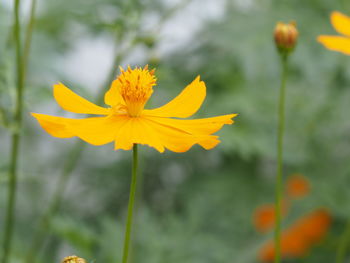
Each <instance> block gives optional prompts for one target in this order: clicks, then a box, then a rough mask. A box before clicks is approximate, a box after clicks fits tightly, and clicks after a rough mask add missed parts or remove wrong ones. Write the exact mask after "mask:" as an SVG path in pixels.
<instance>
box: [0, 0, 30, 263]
mask: <svg viewBox="0 0 350 263" xmlns="http://www.w3.org/2000/svg"><path fill="white" fill-rule="evenodd" d="M19 7H20V0H15V6H14V37H15V45H16V67H17V90H16V92H17V93H16V100H15V113H14V120H15V129H14V132H13V134H12V137H11V154H10V164H9V167H10V168H9V189H8V199H7V211H6V218H5V224H4V240H3V254H2V257H1V262H2V263H7V262H8V257H9V254H10V251H11V243H12V234H13V226H14V220H15V211H14V210H15V203H16V188H17V164H18V153H19V144H20V131H21V123H22V110H23V86H24V85H23V81H24V76H23V66H24V65H23V61H22V53H21V39H20V30H21V28H20V22H19Z"/></svg>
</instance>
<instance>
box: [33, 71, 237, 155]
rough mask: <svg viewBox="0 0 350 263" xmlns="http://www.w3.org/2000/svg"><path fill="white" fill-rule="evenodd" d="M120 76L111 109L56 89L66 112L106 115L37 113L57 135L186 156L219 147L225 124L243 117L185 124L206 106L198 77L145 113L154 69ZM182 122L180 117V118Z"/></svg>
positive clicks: (107, 97) (62, 88)
mask: <svg viewBox="0 0 350 263" xmlns="http://www.w3.org/2000/svg"><path fill="white" fill-rule="evenodd" d="M120 70H121V74H120V76H119V77H118V78H117V79H116V80H114V81H113V82H112V85H111V88H110V89H109V90H108V91H107V93H106V94H105V96H104V100H105V103H106V104H107V105H109V107H108V108H105V107H100V106H97V105H95V104H93V103H91V102H89V101H87V100H85V99H84V98H82V97H80V96H78V95H77V94H75V93H74V92H72V91H71V90H70V89H68V88H67V87H66V86H64V85H63V84H61V83H60V84H57V85H55V86H54V90H53V93H54V97H55V99H56V101H57V103H58V104H59V105H60V106H61V107H62V108H63V109H64V110H66V111H70V112H74V113H80V114H93V115H102V116H101V117H89V118H83V119H71V118H64V117H56V116H49V115H45V114H38V113H32V115H33V116H34V117H35V118H36V119H37V120H38V122H39V123H40V125H41V127H42V128H43V129H44V130H46V131H47V132H48V133H49V134H51V135H52V136H55V137H58V138H69V137H73V136H77V137H79V138H80V139H82V140H84V141H86V142H88V143H90V144H93V145H103V144H107V143H110V142H114V143H115V144H114V145H115V146H114V148H115V150H118V149H123V150H130V149H131V148H132V147H133V145H134V144H146V145H148V146H150V147H153V148H155V149H156V150H158V151H159V152H164V149H165V148H166V149H169V150H170V151H173V152H185V151H187V150H189V149H190V148H191V147H192V146H193V145H194V144H199V145H200V146H202V147H203V148H205V149H212V148H213V147H215V146H216V145H217V144H218V143H219V140H218V136H214V135H212V133H214V132H216V131H218V130H219V129H220V128H221V127H222V126H223V125H224V124H232V123H233V120H232V118H234V117H235V116H237V114H228V115H223V116H218V117H212V118H205V119H195V120H182V119H180V118H187V117H190V116H192V115H193V114H194V113H196V112H197V110H198V109H199V108H200V106H201V105H202V103H203V101H204V98H205V96H206V87H205V84H204V82H203V81H201V80H200V77H199V76H198V77H197V78H196V79H195V80H194V81H193V82H192V83H191V84H189V85H188V86H187V87H186V88H185V89H184V90H183V91H182V92H181V93H180V94H179V95H178V96H177V97H176V98H174V99H173V100H172V101H170V102H169V103H167V104H165V105H164V106H162V107H159V108H155V109H151V110H147V109H144V107H145V105H146V103H147V101H148V100H149V98H150V97H151V95H152V93H153V86H155V85H156V80H157V79H156V77H155V75H154V70H152V71H149V70H148V67H147V66H146V67H145V68H143V69H142V68H135V69H131V68H130V67H129V68H128V69H127V70H126V71H125V70H123V69H122V68H121V69H120ZM175 118H176V119H175Z"/></svg>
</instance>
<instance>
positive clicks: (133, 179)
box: [122, 144, 138, 263]
mask: <svg viewBox="0 0 350 263" xmlns="http://www.w3.org/2000/svg"><path fill="white" fill-rule="evenodd" d="M137 152H138V151H137V144H134V147H133V163H132V172H131V185H130V195H129V205H128V217H127V220H126V228H125V237H124V250H123V261H122V263H127V262H128V256H129V246H130V236H131V226H132V215H133V210H134V203H135V193H136V181H137V180H136V179H137V166H138V165H137V163H138V156H137Z"/></svg>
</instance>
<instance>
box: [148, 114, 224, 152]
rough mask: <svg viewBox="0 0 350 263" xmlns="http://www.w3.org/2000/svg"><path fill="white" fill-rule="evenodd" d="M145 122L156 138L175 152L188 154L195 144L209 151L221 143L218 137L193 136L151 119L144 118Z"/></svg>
mask: <svg viewBox="0 0 350 263" xmlns="http://www.w3.org/2000/svg"><path fill="white" fill-rule="evenodd" d="M143 121H144V122H145V123H146V124H147V125H148V126H149V127H150V128H151V129H152V131H153V134H154V136H156V138H158V140H159V141H160V142H161V143H162V145H163V146H164V147H165V148H167V149H169V150H170V151H173V152H186V151H188V150H189V149H190V148H191V147H192V146H193V145H195V144H199V145H201V146H202V147H203V148H205V149H207V150H209V149H211V148H213V147H215V146H216V145H217V144H218V143H219V140H218V139H217V138H218V137H217V136H212V135H204V134H199V135H192V134H189V133H186V132H184V131H182V130H180V129H177V128H174V127H171V126H168V125H162V124H160V123H158V122H154V121H152V120H150V119H146V118H144V119H143Z"/></svg>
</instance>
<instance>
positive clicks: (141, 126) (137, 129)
mask: <svg viewBox="0 0 350 263" xmlns="http://www.w3.org/2000/svg"><path fill="white" fill-rule="evenodd" d="M134 144H144V145H148V146H150V147H153V148H155V149H156V150H157V151H159V152H161V153H162V152H164V146H163V145H162V143H161V142H160V140H159V139H158V137H157V134H156V133H155V132H154V131H153V129H152V127H150V126H149V125H148V124H147V122H145V121H144V120H143V119H142V118H129V120H128V121H127V122H126V123H125V124H124V125H123V126H122V127H121V128H120V129H119V130H118V132H117V134H116V136H115V146H114V149H115V150H118V149H122V150H130V149H131V148H132V147H133V145H134Z"/></svg>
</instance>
